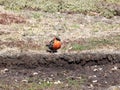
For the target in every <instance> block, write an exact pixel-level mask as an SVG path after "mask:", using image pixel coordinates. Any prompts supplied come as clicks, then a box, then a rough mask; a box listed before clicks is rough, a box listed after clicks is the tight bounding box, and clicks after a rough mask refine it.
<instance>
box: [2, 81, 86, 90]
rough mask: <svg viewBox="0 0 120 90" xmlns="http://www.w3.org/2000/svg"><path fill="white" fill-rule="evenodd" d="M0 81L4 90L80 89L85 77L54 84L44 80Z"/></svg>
mask: <svg viewBox="0 0 120 90" xmlns="http://www.w3.org/2000/svg"><path fill="white" fill-rule="evenodd" d="M3 82H4V81H2V82H0V89H2V90H62V89H63V88H65V90H67V89H68V88H72V89H74V90H78V88H79V89H80V88H81V85H82V84H84V82H85V80H84V79H66V80H65V81H64V82H63V83H59V84H54V82H48V81H42V82H40V83H36V82H31V83H28V82H19V83H18V82H14V81H13V82H12V83H3Z"/></svg>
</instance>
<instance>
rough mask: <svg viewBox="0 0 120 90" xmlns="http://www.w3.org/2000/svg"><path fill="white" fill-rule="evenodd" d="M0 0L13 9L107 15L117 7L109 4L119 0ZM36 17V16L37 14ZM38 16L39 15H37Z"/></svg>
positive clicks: (113, 12) (111, 13)
mask: <svg viewBox="0 0 120 90" xmlns="http://www.w3.org/2000/svg"><path fill="white" fill-rule="evenodd" d="M102 1H103V0H0V5H4V6H5V8H6V9H11V10H17V11H19V10H24V9H29V10H40V11H45V12H75V13H83V14H87V13H89V12H97V13H101V14H102V15H103V16H105V17H108V18H110V17H112V16H114V15H115V14H116V13H115V9H114V8H112V9H111V8H109V7H107V4H111V3H117V4H119V3H120V1H119V0H107V1H106V2H105V1H104V2H105V5H104V6H103V4H101V2H102ZM35 17H36V16H35ZM37 17H38V15H37Z"/></svg>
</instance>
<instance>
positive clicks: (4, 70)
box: [1, 68, 9, 73]
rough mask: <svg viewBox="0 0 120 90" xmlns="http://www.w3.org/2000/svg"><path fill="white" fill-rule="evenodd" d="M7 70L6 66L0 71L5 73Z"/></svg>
mask: <svg viewBox="0 0 120 90" xmlns="http://www.w3.org/2000/svg"><path fill="white" fill-rule="evenodd" d="M8 71H9V70H8V69H7V68H5V69H3V70H1V73H6V72H8Z"/></svg>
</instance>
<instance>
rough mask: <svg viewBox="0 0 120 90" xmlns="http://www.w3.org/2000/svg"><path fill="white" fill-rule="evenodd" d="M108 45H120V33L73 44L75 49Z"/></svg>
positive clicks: (88, 48)
mask: <svg viewBox="0 0 120 90" xmlns="http://www.w3.org/2000/svg"><path fill="white" fill-rule="evenodd" d="M106 46H112V47H119V46H120V37H119V35H118V36H115V37H111V38H105V39H100V38H98V39H97V38H93V39H89V40H87V42H86V43H84V44H78V43H74V44H72V50H75V51H77V50H80V51H81V50H90V49H95V48H102V47H106Z"/></svg>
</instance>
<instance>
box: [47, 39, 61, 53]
mask: <svg viewBox="0 0 120 90" xmlns="http://www.w3.org/2000/svg"><path fill="white" fill-rule="evenodd" d="M61 44H62V43H61V39H60V38H59V37H54V39H52V40H51V41H50V42H49V43H48V44H46V46H47V47H48V50H47V52H50V53H56V52H57V50H58V49H60V48H61Z"/></svg>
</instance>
